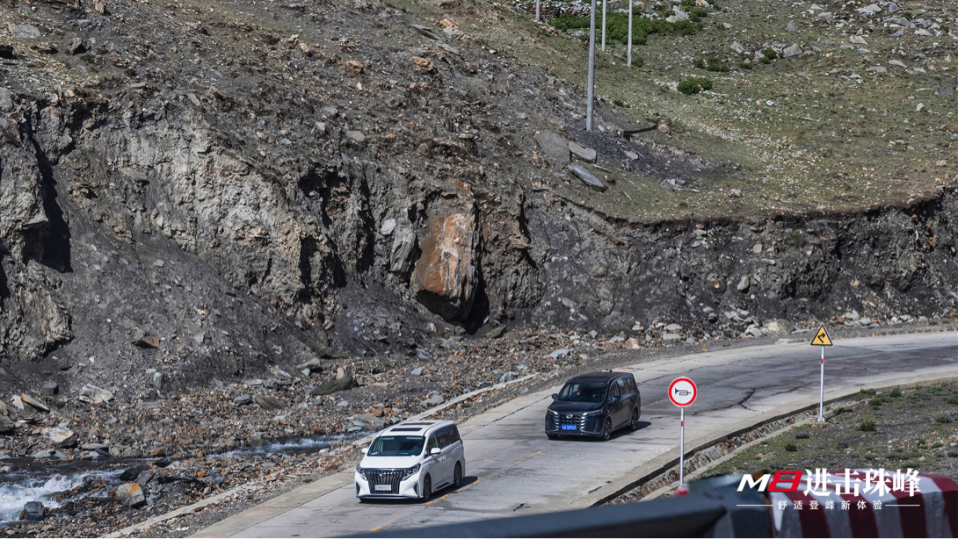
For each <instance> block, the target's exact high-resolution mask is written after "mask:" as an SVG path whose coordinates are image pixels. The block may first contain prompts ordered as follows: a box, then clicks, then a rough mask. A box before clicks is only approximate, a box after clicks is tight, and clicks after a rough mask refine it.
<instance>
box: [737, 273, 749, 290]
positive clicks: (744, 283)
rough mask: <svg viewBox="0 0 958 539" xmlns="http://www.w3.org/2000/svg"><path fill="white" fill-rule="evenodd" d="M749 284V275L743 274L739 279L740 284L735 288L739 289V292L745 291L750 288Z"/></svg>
mask: <svg viewBox="0 0 958 539" xmlns="http://www.w3.org/2000/svg"><path fill="white" fill-rule="evenodd" d="M749 284H750V279H749V278H748V275H742V278H741V279H740V280H739V282H738V285H737V286H736V287H735V289H736V290H738V291H739V292H745V291H746V290H748V287H749Z"/></svg>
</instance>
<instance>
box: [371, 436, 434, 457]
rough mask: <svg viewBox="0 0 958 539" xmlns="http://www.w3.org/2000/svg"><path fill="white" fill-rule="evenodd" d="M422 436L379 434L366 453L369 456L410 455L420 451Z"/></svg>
mask: <svg viewBox="0 0 958 539" xmlns="http://www.w3.org/2000/svg"><path fill="white" fill-rule="evenodd" d="M424 440H425V438H423V437H422V436H380V437H379V438H376V439H375V440H374V441H373V445H372V446H371V447H370V448H369V452H368V453H366V454H367V455H369V456H370V457H412V456H415V455H418V454H420V453H422V444H423V441H424Z"/></svg>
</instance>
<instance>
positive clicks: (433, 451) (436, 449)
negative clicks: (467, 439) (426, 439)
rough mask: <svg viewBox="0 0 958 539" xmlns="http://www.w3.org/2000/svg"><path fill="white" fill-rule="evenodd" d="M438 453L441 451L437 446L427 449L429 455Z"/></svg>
mask: <svg viewBox="0 0 958 539" xmlns="http://www.w3.org/2000/svg"><path fill="white" fill-rule="evenodd" d="M439 453H442V449H439V448H438V447H433V448H432V449H430V450H429V454H430V455H438V454H439Z"/></svg>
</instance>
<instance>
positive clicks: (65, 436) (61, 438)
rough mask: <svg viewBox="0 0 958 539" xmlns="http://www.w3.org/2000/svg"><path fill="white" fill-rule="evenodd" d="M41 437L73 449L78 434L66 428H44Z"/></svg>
mask: <svg viewBox="0 0 958 539" xmlns="http://www.w3.org/2000/svg"><path fill="white" fill-rule="evenodd" d="M40 435H41V436H43V437H44V438H46V439H47V440H50V441H51V442H53V443H55V444H57V445H58V446H60V447H71V446H74V445H76V442H77V440H76V434H75V433H74V432H73V431H72V430H70V429H68V428H66V427H44V428H43V429H41V430H40Z"/></svg>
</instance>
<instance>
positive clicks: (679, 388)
mask: <svg viewBox="0 0 958 539" xmlns="http://www.w3.org/2000/svg"><path fill="white" fill-rule="evenodd" d="M697 396H698V390H697V389H696V388H695V382H693V381H692V380H690V379H688V378H685V377H682V378H676V379H675V380H672V383H671V384H669V400H670V401H672V404H674V405H676V406H678V407H679V408H685V407H686V406H688V405H690V404H692V403H693V402H695V397H697Z"/></svg>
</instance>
